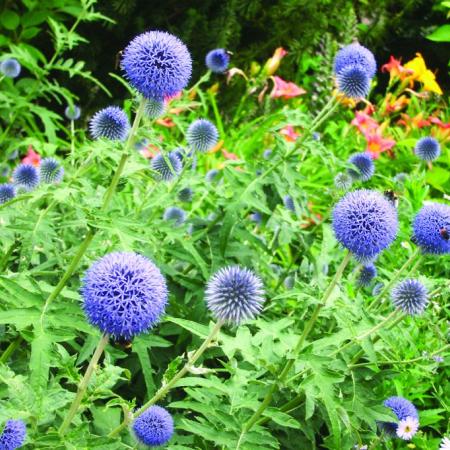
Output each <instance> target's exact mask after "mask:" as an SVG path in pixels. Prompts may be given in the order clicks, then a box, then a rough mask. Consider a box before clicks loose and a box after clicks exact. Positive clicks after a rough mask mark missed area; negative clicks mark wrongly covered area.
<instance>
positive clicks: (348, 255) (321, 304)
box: [236, 251, 351, 449]
mask: <svg viewBox="0 0 450 450" xmlns="http://www.w3.org/2000/svg"><path fill="white" fill-rule="evenodd" d="M350 258H351V253H350V252H348V251H347V253H346V255H345V257H344V259H343V260H342V263H341V264H340V266H339V267H338V269H337V271H336V274H335V275H334V277H333V279H332V280H331V282H330V284H329V286H328V288H327V289H326V291H325V292H324V294H323V296H322V298H321V300H320V302H319V303H317V305H316V307H315V308H314V311H313V314H312V316H311V318H310V319H309V321H308V322H307V323H306V325H305V328H304V329H303V332H302V334H301V335H300V337H299V340H298V341H297V345H296V346H295V348H294V350H293V352H292V355H291V358H290V359H288V360H287V361H286V363H285V365H284V367H283V369H282V370H281V372H280V374H279V375H278V377H277V379H276V380H275V381H274V382H273V383H272V385H271V386H270V388H269V391H268V392H267V394H266V396H265V397H264V400H263V401H262V403H261V405H260V406H259V408H258V409H257V410H256V411H255V413H254V414H253V416H252V417H251V418H250V419H249V420H248V421H247V422H246V423H245V425H244V427H243V429H242V433H241V437H240V438H239V442H238V445H237V447H236V449H238V448H239V447H240V443H241V441H242V438H243V436H244V435H245V434H246V433H248V431H250V429H251V428H252V427H253V425H254V424H255V423H256V422H257V421H258V419H259V418H260V417H261V415H262V414H263V412H264V411H265V409H266V408H267V407H268V406H269V405H270V402H271V401H272V397H273V394H274V392H275V391H276V389H277V387H278V385H279V384H281V383H283V381H284V380H285V379H286V376H287V375H288V373H289V371H290V370H291V368H292V366H293V365H294V362H295V357H296V356H297V354H298V353H299V352H300V351H301V350H302V348H303V345H304V343H305V341H306V339H307V338H308V336H309V334H310V333H311V331H312V329H313V328H314V325H315V323H316V322H317V319H318V318H319V314H320V311H321V310H322V308H323V307H324V306H325V305H326V304H327V301H328V299H329V298H330V296H331V294H332V292H333V290H334V288H335V287H336V285H337V284H338V283H339V281H340V280H341V278H342V275H343V273H344V270H345V268H346V267H347V265H348V263H349V261H350Z"/></svg>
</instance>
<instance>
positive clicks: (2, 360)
mask: <svg viewBox="0 0 450 450" xmlns="http://www.w3.org/2000/svg"><path fill="white" fill-rule="evenodd" d="M22 341H23V338H22V336H20V335H19V336H17V337H16V339H14V341H12V342H10V343H9V345H8V347H6V350H5V351H4V352H3V353H2V356H0V364H4V363H6V361H8V359H9V357H10V356H11V355H12V354H13V353H14V352H15V351H16V349H17V348H18V347H19V345H20V344H21V343H22Z"/></svg>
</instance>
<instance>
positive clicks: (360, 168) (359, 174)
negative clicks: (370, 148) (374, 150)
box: [348, 153, 375, 181]
mask: <svg viewBox="0 0 450 450" xmlns="http://www.w3.org/2000/svg"><path fill="white" fill-rule="evenodd" d="M348 162H349V163H351V164H353V165H354V166H355V167H356V169H348V173H349V175H350V176H351V177H352V178H353V179H354V180H361V181H367V180H370V179H371V178H372V176H373V174H374V172H375V165H374V163H373V159H372V157H371V156H370V155H369V154H368V153H356V154H354V155H352V156H351V157H350V159H349V160H348Z"/></svg>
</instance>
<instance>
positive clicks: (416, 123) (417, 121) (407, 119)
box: [397, 112, 431, 131]
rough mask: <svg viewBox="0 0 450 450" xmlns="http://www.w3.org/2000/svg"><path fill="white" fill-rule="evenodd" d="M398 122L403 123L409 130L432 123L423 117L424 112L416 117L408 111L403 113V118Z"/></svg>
mask: <svg viewBox="0 0 450 450" xmlns="http://www.w3.org/2000/svg"><path fill="white" fill-rule="evenodd" d="M397 124H398V125H403V126H404V127H405V128H406V129H407V130H408V131H410V130H411V129H414V128H424V127H428V126H430V125H431V123H430V121H429V120H426V119H425V118H424V117H423V113H422V112H421V113H419V114H417V115H415V116H414V117H411V116H409V115H408V114H406V113H402V114H401V119H400V120H398V121H397Z"/></svg>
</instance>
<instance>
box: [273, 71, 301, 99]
mask: <svg viewBox="0 0 450 450" xmlns="http://www.w3.org/2000/svg"><path fill="white" fill-rule="evenodd" d="M270 78H272V80H273V89H272V92H271V93H270V97H271V98H280V97H281V98H283V99H285V100H288V99H290V98H293V97H298V96H299V95H303V94H306V91H305V90H304V89H303V88H301V87H299V86H297V85H296V84H295V83H293V82H292V81H284V80H283V79H282V78H280V77H278V76H276V75H275V76H273V77H270Z"/></svg>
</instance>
